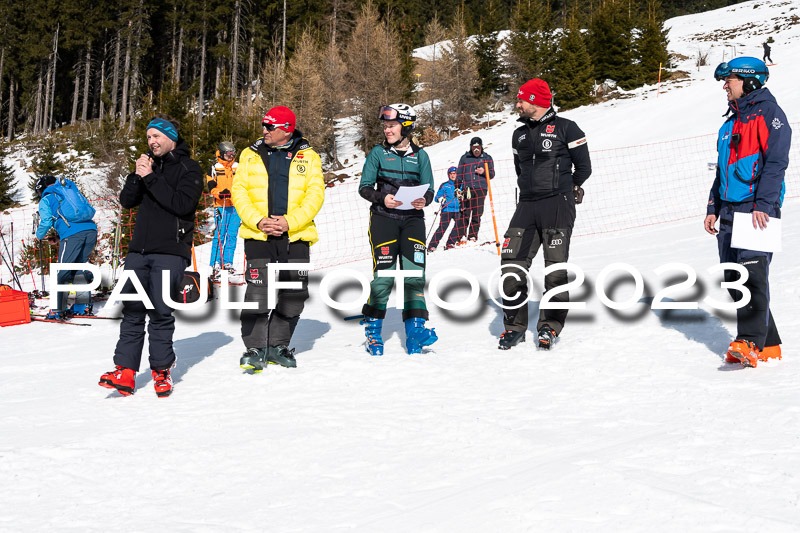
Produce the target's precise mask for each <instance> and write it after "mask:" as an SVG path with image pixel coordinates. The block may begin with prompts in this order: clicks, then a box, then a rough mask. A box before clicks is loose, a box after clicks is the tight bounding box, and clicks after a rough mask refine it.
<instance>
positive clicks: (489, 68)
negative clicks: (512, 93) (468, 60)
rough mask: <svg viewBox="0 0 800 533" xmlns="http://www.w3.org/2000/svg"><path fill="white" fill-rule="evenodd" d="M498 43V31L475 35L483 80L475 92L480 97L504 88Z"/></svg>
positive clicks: (476, 55)
mask: <svg viewBox="0 0 800 533" xmlns="http://www.w3.org/2000/svg"><path fill="white" fill-rule="evenodd" d="M498 45H499V43H498V41H497V34H496V33H489V34H485V35H476V36H475V44H474V45H473V51H474V53H475V58H476V59H477V61H478V64H477V67H478V78H479V79H480V80H481V83H480V84H479V85H478V88H477V90H476V92H475V95H476V96H477V97H478V98H484V97H487V96H490V95H492V94H494V93H495V92H499V91H501V90H503V89H504V88H503V87H502V85H501V78H500V75H501V73H502V65H501V64H500V54H499V51H498Z"/></svg>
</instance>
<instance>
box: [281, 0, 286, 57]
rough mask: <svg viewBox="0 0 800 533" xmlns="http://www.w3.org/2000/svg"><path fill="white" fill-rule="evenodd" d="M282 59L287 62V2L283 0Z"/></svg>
mask: <svg viewBox="0 0 800 533" xmlns="http://www.w3.org/2000/svg"><path fill="white" fill-rule="evenodd" d="M281 57H282V58H283V62H284V63H285V62H286V0H283V37H282V38H281Z"/></svg>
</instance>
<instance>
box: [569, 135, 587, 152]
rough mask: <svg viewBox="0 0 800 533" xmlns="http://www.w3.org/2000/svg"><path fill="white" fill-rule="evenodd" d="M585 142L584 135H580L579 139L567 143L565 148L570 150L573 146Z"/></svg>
mask: <svg viewBox="0 0 800 533" xmlns="http://www.w3.org/2000/svg"><path fill="white" fill-rule="evenodd" d="M582 144H586V137H581V138H580V139H576V140H574V141H572V142H571V143H569V144H568V145H567V148H569V149H570V150H572V149H573V148H577V147H578V146H580V145H582Z"/></svg>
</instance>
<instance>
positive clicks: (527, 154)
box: [498, 78, 592, 350]
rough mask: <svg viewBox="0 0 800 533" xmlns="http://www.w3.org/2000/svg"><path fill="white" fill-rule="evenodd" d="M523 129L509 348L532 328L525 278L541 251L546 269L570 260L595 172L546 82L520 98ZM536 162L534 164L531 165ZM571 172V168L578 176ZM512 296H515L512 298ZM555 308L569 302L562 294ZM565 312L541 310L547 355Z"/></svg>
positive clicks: (509, 236)
mask: <svg viewBox="0 0 800 533" xmlns="http://www.w3.org/2000/svg"><path fill="white" fill-rule="evenodd" d="M516 107H517V111H519V116H520V118H519V122H521V123H522V126H520V127H519V128H517V129H516V130H514V133H513V136H512V138H511V151H512V152H513V154H514V169H515V170H516V172H517V184H518V186H519V191H520V196H519V203H518V204H517V208H516V211H514V215H513V216H512V217H511V222H510V223H509V225H508V231H506V233H505V235H504V239H503V249H502V252H501V257H502V259H501V263H500V266H501V269H502V272H503V275H505V276H506V277H505V279H504V281H503V304H504V309H503V324H504V325H505V332H503V334H502V335H501V336H500V343H499V345H498V348H500V349H501V350H508V349H509V348H511V347H513V346H516V345H517V344H519V343H520V342H523V341H524V340H525V331H526V330H527V329H528V281H527V276H526V275H525V273H526V272H527V271H528V270H529V269H530V267H531V263H532V261H533V258H534V257H535V256H536V253H537V252H538V250H539V247H542V248H543V255H544V264H545V267H548V266H550V265H553V264H556V263H566V262H567V261H568V260H569V242H570V237H571V236H572V227H573V225H574V224H575V204H576V203H578V204H579V203H581V201H582V199H583V189H581V185H582V184H583V182H585V181H586V180H587V179H588V178H589V176H590V175H591V173H592V163H591V160H590V158H589V147H588V146H587V144H586V136H585V135H584V133H583V131H581V129H580V128H579V127H578V125H577V124H575V123H574V122H573V121H571V120H567V119H565V118H562V117H559V116H556V112H555V109H553V107H552V94H551V93H550V87H549V86H548V85H547V82H545V81H544V80H541V79H538V78H537V79H533V80H530V81H527V82H525V84H523V85H522V87H520V89H519V92H518V93H517V104H516ZM534 160H535V163H534ZM573 168H574V170H573ZM566 283H567V271H566V270H556V271H554V272H551V273H550V274H547V275H546V276H545V278H544V288H545V291H549V290H551V289H554V288H555V287H559V286H561V285H564V284H566ZM507 295H513V296H507ZM552 301H553V302H567V301H569V293H567V292H561V293H558V294H556V295H555V296H554V297H553V298H552ZM566 318H567V311H566V309H542V310H541V311H540V312H539V321H538V323H537V325H536V328H537V331H538V345H539V348H541V349H545V350H547V349H550V346H551V345H552V344H553V342H554V340H555V337H557V336H558V335H560V334H561V330H562V328H563V327H564V322H565V321H566Z"/></svg>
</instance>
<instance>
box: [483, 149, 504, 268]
mask: <svg viewBox="0 0 800 533" xmlns="http://www.w3.org/2000/svg"><path fill="white" fill-rule="evenodd" d="M483 170H484V174H485V176H486V185H487V188H488V189H489V208H490V209H491V210H492V225H493V226H494V245H495V246H496V247H497V255H501V254H500V237H499V236H498V235H497V219H496V218H495V216H494V199H492V180H491V179H490V178H489V163H487V162H486V161H484V162H483Z"/></svg>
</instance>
